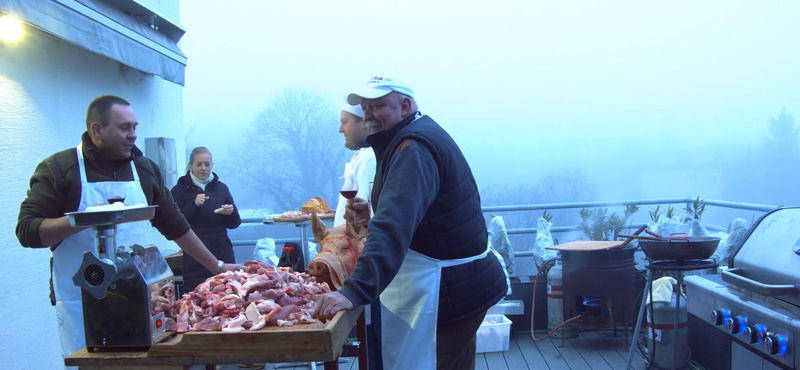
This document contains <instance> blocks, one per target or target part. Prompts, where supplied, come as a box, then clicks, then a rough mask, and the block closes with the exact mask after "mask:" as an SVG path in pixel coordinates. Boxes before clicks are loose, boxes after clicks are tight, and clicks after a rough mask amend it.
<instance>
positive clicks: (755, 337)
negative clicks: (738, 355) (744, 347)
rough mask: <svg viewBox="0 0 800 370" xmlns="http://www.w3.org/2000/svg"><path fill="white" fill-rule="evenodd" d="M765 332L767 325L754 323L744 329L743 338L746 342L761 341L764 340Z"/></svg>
mask: <svg viewBox="0 0 800 370" xmlns="http://www.w3.org/2000/svg"><path fill="white" fill-rule="evenodd" d="M766 332H767V327H766V326H764V325H763V324H755V325H754V326H748V327H747V328H745V329H744V339H745V340H746V341H747V343H750V344H753V343H761V342H763V341H764V333H766Z"/></svg>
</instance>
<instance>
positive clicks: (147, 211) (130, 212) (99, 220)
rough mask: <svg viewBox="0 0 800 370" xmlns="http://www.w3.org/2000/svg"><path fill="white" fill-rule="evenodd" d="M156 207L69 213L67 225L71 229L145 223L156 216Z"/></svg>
mask: <svg viewBox="0 0 800 370" xmlns="http://www.w3.org/2000/svg"><path fill="white" fill-rule="evenodd" d="M156 207H158V206H146V207H137V208H128V209H120V210H113V211H100V212H70V213H65V215H67V217H69V224H70V225H72V226H73V227H86V226H101V225H116V224H121V223H125V222H135V221H146V220H149V219H152V218H153V216H155V214H156Z"/></svg>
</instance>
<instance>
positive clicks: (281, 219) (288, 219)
mask: <svg viewBox="0 0 800 370" xmlns="http://www.w3.org/2000/svg"><path fill="white" fill-rule="evenodd" d="M334 217H335V216H334V215H325V216H319V219H320V220H333V218H334ZM310 219H311V216H306V217H275V218H273V219H272V221H274V222H294V221H308V220H310Z"/></svg>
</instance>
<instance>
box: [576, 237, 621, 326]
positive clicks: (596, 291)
mask: <svg viewBox="0 0 800 370" xmlns="http://www.w3.org/2000/svg"><path fill="white" fill-rule="evenodd" d="M635 251H636V247H635V246H633V245H629V246H626V247H624V248H621V249H607V250H595V251H577V250H575V251H570V250H561V263H562V264H563V281H564V282H563V285H564V319H570V318H572V317H576V316H578V315H580V316H581V319H580V320H578V321H577V326H579V327H582V328H590V329H597V328H608V327H610V328H611V329H612V331H614V334H615V335H616V328H617V326H620V325H621V326H623V327H627V324H628V317H627V314H628V312H630V307H631V306H632V305H633V300H634V299H635V296H634V293H633V292H634V289H633V288H634V286H633V285H634V280H635V277H636V270H635V268H634V260H633V253H634V252H635ZM576 333H577V332H576ZM626 335H627V332H626Z"/></svg>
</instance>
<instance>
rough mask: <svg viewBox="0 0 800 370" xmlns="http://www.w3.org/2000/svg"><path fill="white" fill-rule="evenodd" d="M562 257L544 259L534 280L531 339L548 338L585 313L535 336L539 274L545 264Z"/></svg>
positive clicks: (540, 274) (535, 340)
mask: <svg viewBox="0 0 800 370" xmlns="http://www.w3.org/2000/svg"><path fill="white" fill-rule="evenodd" d="M560 259H561V258H559V257H555V258H551V259H549V260H547V261H544V262H543V263H542V266H541V267H539V271H538V272H537V273H536V279H534V280H533V299H532V300H531V339H533V341H534V342H541V341H543V340H545V339H547V338H548V337H549V336H551V335H553V333H555V332H556V331H557V330H558V329H559V328H561V327H562V326H564V325H567V324H569V323H570V322H572V321H575V320H578V319H580V318H581V316H582V315H583V314H578V316H575V317H573V318H571V319H569V320H566V321H564V322H562V323H561V324H558V325H557V326H556V327H555V328H553V330H551V331H549V332H548V333H547V334H545V335H544V336H543V337H541V338H536V336H534V330H533V323H535V322H536V320H534V315H535V314H536V285H538V284H539V276H542V269H544V268H545V266H547V265H548V264H549V263H550V262H554V261H556V260H560Z"/></svg>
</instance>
